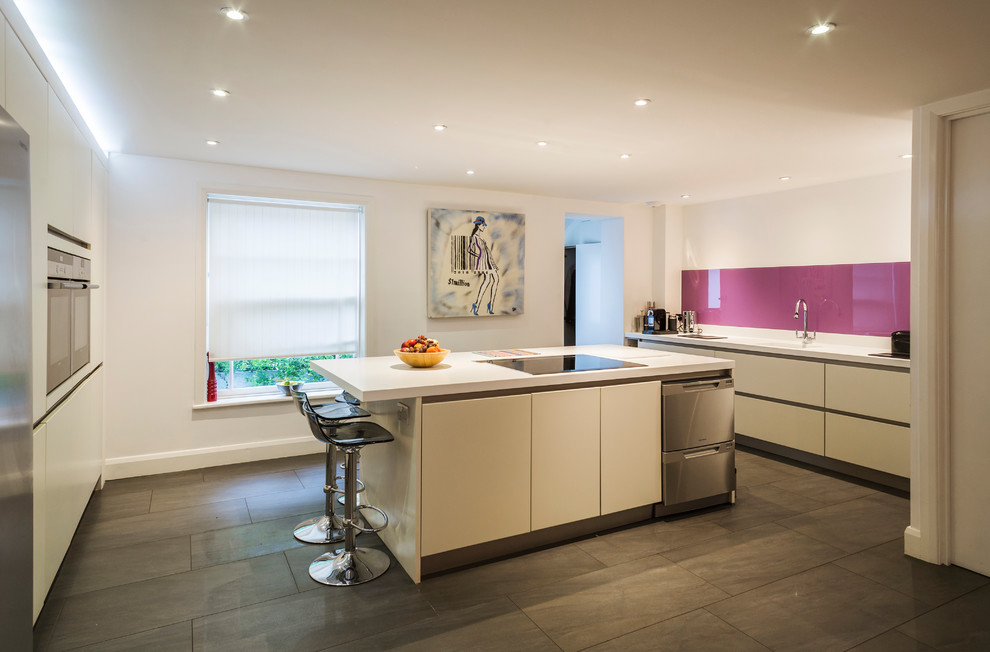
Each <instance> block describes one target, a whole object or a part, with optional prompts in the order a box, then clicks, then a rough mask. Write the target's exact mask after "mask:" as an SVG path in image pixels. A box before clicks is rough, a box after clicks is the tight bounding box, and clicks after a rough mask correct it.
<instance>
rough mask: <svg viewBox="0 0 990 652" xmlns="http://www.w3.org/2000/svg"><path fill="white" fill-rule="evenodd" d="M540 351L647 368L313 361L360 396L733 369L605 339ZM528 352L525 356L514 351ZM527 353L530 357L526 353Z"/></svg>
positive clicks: (469, 358) (472, 356) (466, 358)
mask: <svg viewBox="0 0 990 652" xmlns="http://www.w3.org/2000/svg"><path fill="white" fill-rule="evenodd" d="M524 350H525V351H528V352H531V353H533V354H535V355H540V356H558V355H572V354H584V355H594V356H599V357H602V358H611V359H614V360H628V361H629V362H635V363H638V364H641V365H643V366H642V367H622V368H618V369H603V370H595V371H570V372H563V373H553V374H544V375H531V374H528V373H525V372H523V371H517V370H515V369H508V368H505V367H500V366H498V365H493V364H486V363H485V362H484V361H485V360H496V359H505V357H508V356H505V357H502V356H500V357H490V356H486V355H480V354H479V353H476V352H451V353H450V354H449V355H447V357H446V358H445V359H444V361H443V362H441V363H440V364H438V365H436V366H435V367H428V368H414V367H410V366H409V365H407V364H405V363H404V362H402V361H401V360H399V359H398V358H397V357H395V356H394V355H389V356H378V357H370V358H345V359H339V360H314V361H313V362H311V363H310V366H311V367H312V369H313V370H314V371H316V372H317V373H319V374H321V375H323V377H325V378H327V379H328V380H330V381H332V382H334V383H336V384H337V385H339V386H340V387H341V388H343V389H345V390H347V391H348V392H350V393H351V394H353V395H354V396H355V397H357V398H358V399H360V400H361V401H388V400H394V399H402V398H411V397H417V396H418V397H424V396H444V395H454V394H466V393H472V392H492V391H506V390H510V391H511V390H518V391H525V390H526V389H532V388H546V387H553V386H560V387H566V386H567V385H577V384H587V383H599V382H601V383H610V382H614V381H621V380H630V381H636V380H645V379H651V378H653V379H658V380H662V379H663V378H664V377H665V376H666V377H669V376H675V375H681V374H697V373H705V372H712V373H719V372H724V371H726V370H729V369H732V368H733V367H734V363H733V362H732V361H731V360H723V359H719V358H709V357H704V356H697V355H681V354H678V353H667V352H663V351H653V350H648V349H639V348H635V347H628V346H619V345H614V344H605V345H597V346H558V347H547V348H526V349H524ZM512 357H523V356H512ZM527 357H528V356H527Z"/></svg>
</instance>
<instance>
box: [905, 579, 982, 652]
mask: <svg viewBox="0 0 990 652" xmlns="http://www.w3.org/2000/svg"><path fill="white" fill-rule="evenodd" d="M897 629H898V631H899V632H901V633H903V634H906V635H908V636H910V637H911V638H914V639H917V640H919V641H921V642H922V643H926V644H928V645H931V646H932V647H934V648H937V649H939V650H951V651H955V650H958V651H959V652H963V651H967V652H968V651H969V650H990V585H984V586H982V587H980V588H978V589H976V590H975V591H972V592H970V593H967V594H966V595H963V596H961V597H959V598H956V599H955V600H953V601H952V602H949V603H948V604H945V605H942V606H941V607H938V608H937V609H933V610H932V611H930V612H928V613H926V614H925V615H923V616H921V617H919V618H915V619H914V620H912V621H911V622H909V623H906V624H904V625H902V626H901V627H898V628H897Z"/></svg>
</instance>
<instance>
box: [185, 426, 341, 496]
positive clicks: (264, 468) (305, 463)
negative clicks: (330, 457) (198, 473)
mask: <svg viewBox="0 0 990 652" xmlns="http://www.w3.org/2000/svg"><path fill="white" fill-rule="evenodd" d="M299 419H300V423H301V424H302V415H300V417H299ZM305 428H306V426H305V424H303V429H305ZM307 432H308V431H307ZM313 446H318V444H317V442H316V440H315V439H314V440H313ZM320 451H321V452H319V453H312V454H308V455H294V456H292V457H278V458H275V459H271V460H258V461H255V462H242V463H240V464H227V465H224V466H213V467H210V468H206V469H203V481H204V482H212V481H216V480H224V479H231V478H237V477H244V476H253V475H261V474H265V473H280V472H284V471H295V470H296V469H310V468H313V467H314V466H318V467H319V468H320V469H323V466H324V464H325V460H326V457H325V452H323V448H322V447H320Z"/></svg>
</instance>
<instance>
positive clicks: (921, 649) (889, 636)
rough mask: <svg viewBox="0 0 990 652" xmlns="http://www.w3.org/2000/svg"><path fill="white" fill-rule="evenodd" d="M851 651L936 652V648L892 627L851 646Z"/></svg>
mask: <svg viewBox="0 0 990 652" xmlns="http://www.w3.org/2000/svg"><path fill="white" fill-rule="evenodd" d="M849 652H935V648H933V647H931V646H928V645H925V644H924V643H922V642H921V641H916V640H914V639H913V638H911V637H910V636H907V635H905V634H901V633H900V632H898V631H897V630H894V629H892V630H890V631H889V632H884V633H883V634H881V635H880V636H877V637H876V638H871V639H870V640H868V641H867V642H865V643H860V644H859V645H857V646H856V647H853V648H849Z"/></svg>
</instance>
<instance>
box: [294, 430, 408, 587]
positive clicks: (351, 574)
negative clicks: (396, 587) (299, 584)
mask: <svg viewBox="0 0 990 652" xmlns="http://www.w3.org/2000/svg"><path fill="white" fill-rule="evenodd" d="M311 419H312V420H313V421H314V422H315V421H316V417H315V414H314V415H313V416H312V417H311ZM320 428H321V429H322V430H323V431H324V434H325V436H326V439H327V441H329V442H330V443H332V444H333V445H334V446H336V447H337V448H339V449H341V450H342V451H344V517H343V518H342V519H340V521H341V525H342V526H343V529H344V547H343V548H338V549H337V550H334V551H333V552H328V553H325V554H323V555H320V556H319V557H317V558H316V559H315V560H314V561H313V563H312V564H310V565H309V576H310V577H312V578H313V579H314V580H316V581H317V582H319V583H321V584H329V585H331V586H351V585H353V584H362V583H364V582H368V581H370V580H373V579H375V578H376V577H379V576H380V575H381V574H382V573H384V572H385V571H386V570H388V567H389V563H390V562H389V557H388V555H387V554H385V553H384V552H382V551H381V550H375V549H374V548H358V547H357V546H355V544H354V538H355V537H356V536H357V534H358V533H359V532H380V531H382V530H384V529H385V528H386V527H387V526H388V515H387V514H386V513H385V512H384V511H383V510H382V509H381V508H380V507H375V506H374V505H358V504H357V493H358V492H357V456H358V453H359V452H360V450H361V449H362V448H364V447H365V446H369V445H371V444H383V443H386V442H390V441H393V440H394V437H393V436H392V433H390V432H389V431H388V430H386V429H385V428H383V427H381V426H380V425H378V424H377V423H374V422H373V421H352V422H349V423H344V424H341V425H339V426H337V427H336V428H334V429H333V431H332V432H331V431H330V430H331V429H330V428H328V427H326V426H322V425H321V426H320ZM361 509H370V510H373V511H376V512H378V513H379V514H381V516H382V518H383V519H384V523H383V524H382V525H381V526H379V527H365V526H364V525H362V524H361V521H359V519H358V510H361Z"/></svg>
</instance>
